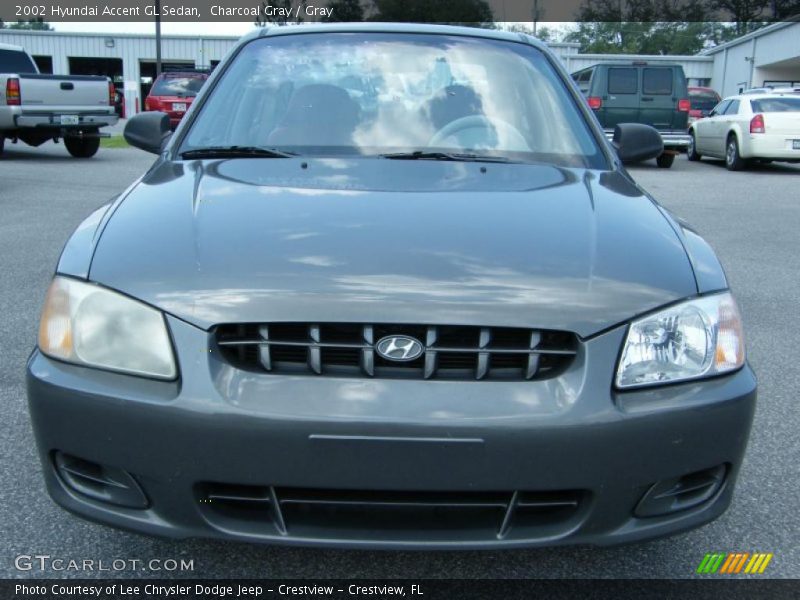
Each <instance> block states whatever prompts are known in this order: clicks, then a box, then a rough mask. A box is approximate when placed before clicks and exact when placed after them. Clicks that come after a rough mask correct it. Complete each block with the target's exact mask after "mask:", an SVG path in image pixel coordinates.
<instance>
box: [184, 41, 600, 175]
mask: <svg viewBox="0 0 800 600" xmlns="http://www.w3.org/2000/svg"><path fill="white" fill-rule="evenodd" d="M230 145H240V146H266V147H269V148H281V149H284V150H291V151H294V152H297V153H299V154H302V155H305V156H313V155H317V156H340V155H341V156H346V155H351V156H352V155H362V156H363V155H369V156H375V155H379V154H385V153H396V152H409V151H418V150H419V151H433V150H440V151H448V152H466V153H481V154H487V153H489V154H493V155H499V156H502V157H506V158H509V159H513V160H517V161H522V162H551V163H556V164H560V165H565V166H567V165H575V166H578V165H590V164H591V165H599V164H605V158H603V153H602V150H601V149H600V147H599V145H598V143H597V141H596V139H595V138H594V136H593V135H592V134H591V131H590V129H589V125H588V122H587V120H586V118H585V116H584V115H583V113H582V112H581V111H580V109H579V105H578V103H577V101H576V100H575V99H574V98H573V97H572V96H571V95H570V94H569V92H568V89H567V87H566V85H565V82H564V81H563V80H562V79H561V78H560V76H559V74H558V73H557V72H556V71H555V69H554V68H553V66H552V64H551V63H550V62H549V61H548V59H547V58H546V57H545V55H544V54H543V53H542V52H541V51H539V50H538V49H536V48H534V47H533V46H530V45H528V44H522V43H517V42H504V41H499V40H488V39H479V38H471V37H466V36H445V35H424V34H408V33H378V32H369V33H330V32H326V33H309V34H303V35H275V36H271V37H270V36H268V37H264V38H259V39H257V40H254V41H252V42H250V43H248V44H247V45H245V46H244V47H243V48H242V50H241V51H240V52H239V53H238V54H237V56H236V58H235V59H234V60H233V62H232V63H231V64H230V65H229V66H228V67H227V68H226V71H225V73H224V75H223V76H222V77H221V79H220V80H219V81H218V83H217V84H216V85H215V87H214V90H213V91H212V93H211V94H210V95H209V96H208V97H207V101H205V102H204V103H203V106H202V107H200V111H199V115H198V116H197V118H196V120H195V121H194V123H193V124H192V126H191V128H190V130H189V132H188V133H187V135H186V137H185V139H184V141H183V144H182V147H181V149H180V151H181V152H183V151H186V150H188V149H193V148H203V147H208V146H230Z"/></svg>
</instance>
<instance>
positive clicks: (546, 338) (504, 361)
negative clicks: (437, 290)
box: [215, 323, 577, 381]
mask: <svg viewBox="0 0 800 600" xmlns="http://www.w3.org/2000/svg"><path fill="white" fill-rule="evenodd" d="M391 335H403V336H410V337H413V338H415V339H416V340H418V341H419V342H420V343H421V344H422V346H423V351H422V353H421V355H420V356H418V357H417V358H414V359H413V360H408V361H405V362H398V361H395V360H388V359H386V358H384V357H382V356H381V355H380V354H379V353H378V352H377V350H376V345H377V344H378V342H379V341H380V340H381V339H383V338H384V337H387V336H391ZM215 340H216V344H217V347H218V348H219V350H220V353H221V355H222V356H223V357H224V358H225V360H227V361H228V362H229V363H230V364H232V365H234V366H236V367H237V368H240V369H246V370H251V371H262V372H268V373H276V374H300V375H324V376H343V377H380V378H405V379H462V380H467V379H474V380H506V381H508V380H511V381H514V380H516V381H525V380H535V379H547V378H549V377H554V376H556V375H558V374H559V373H561V372H562V371H564V370H565V369H566V368H567V367H568V366H569V365H570V363H571V362H572V360H573V359H574V357H575V354H576V349H577V339H576V337H575V335H574V334H571V333H567V332H563V331H549V330H537V329H523V328H512V327H473V326H452V325H445V326H434V325H381V324H351V323H262V324H259V323H255V324H253V323H248V324H235V325H220V326H218V327H217V328H216V332H215Z"/></svg>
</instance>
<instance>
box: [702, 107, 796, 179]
mask: <svg viewBox="0 0 800 600" xmlns="http://www.w3.org/2000/svg"><path fill="white" fill-rule="evenodd" d="M689 135H690V136H691V138H692V139H691V142H690V144H689V148H688V154H689V160H700V158H701V157H703V156H710V157H714V158H724V159H725V166H727V167H728V169H730V170H731V171H738V170H739V169H743V168H745V167H746V166H747V163H748V162H749V161H751V160H760V161H763V162H770V161H773V160H776V161H785V162H800V94H793V93H787V94H776V93H764V94H740V95H738V96H731V97H729V98H725V99H724V100H723V101H722V102H720V103H719V104H717V105H716V106H715V107H714V109H713V110H712V111H711V113H709V116H708V117H706V118H705V119H699V120H697V121H695V122H694V123H692V125H691V126H690V127H689Z"/></svg>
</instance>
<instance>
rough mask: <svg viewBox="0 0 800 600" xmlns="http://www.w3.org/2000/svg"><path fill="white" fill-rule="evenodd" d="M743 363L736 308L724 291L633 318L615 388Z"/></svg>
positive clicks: (695, 375)
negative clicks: (636, 318)
mask: <svg viewBox="0 0 800 600" xmlns="http://www.w3.org/2000/svg"><path fill="white" fill-rule="evenodd" d="M743 364H744V336H743V335H742V320H741V317H740V316H739V309H738V308H737V306H736V302H734V300H733V297H732V296H731V295H730V294H729V293H724V294H714V295H713V296H705V297H702V298H696V299H694V300H689V301H688V302H683V303H681V304H677V305H675V306H672V307H670V308H667V309H665V310H662V311H660V312H657V313H655V314H652V315H648V316H647V317H644V318H642V319H638V320H637V321H634V322H633V323H631V325H630V329H629V330H628V337H627V338H626V340H625V346H624V348H623V351H622V357H621V358H620V361H619V367H618V368H617V379H616V383H617V387H619V388H631V387H637V386H643V385H655V384H660V383H671V382H674V381H685V380H687V379H697V378H698V377H706V376H710V375H717V374H719V373H727V372H729V371H734V370H736V369H738V368H739V367H741V366H742V365H743Z"/></svg>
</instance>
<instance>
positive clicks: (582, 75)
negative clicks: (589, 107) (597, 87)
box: [572, 69, 592, 95]
mask: <svg viewBox="0 0 800 600" xmlns="http://www.w3.org/2000/svg"><path fill="white" fill-rule="evenodd" d="M572 78H573V79H574V80H575V81H576V82H577V84H578V88H579V89H580V90H581V92H582V93H583V94H584V95H585V94H588V93H589V84H590V82H591V80H592V69H587V70H585V71H580V72H578V73H575V74H573V76H572Z"/></svg>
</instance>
